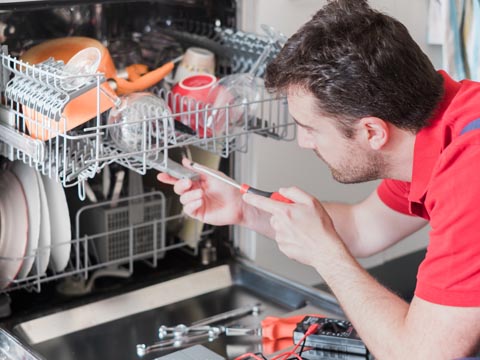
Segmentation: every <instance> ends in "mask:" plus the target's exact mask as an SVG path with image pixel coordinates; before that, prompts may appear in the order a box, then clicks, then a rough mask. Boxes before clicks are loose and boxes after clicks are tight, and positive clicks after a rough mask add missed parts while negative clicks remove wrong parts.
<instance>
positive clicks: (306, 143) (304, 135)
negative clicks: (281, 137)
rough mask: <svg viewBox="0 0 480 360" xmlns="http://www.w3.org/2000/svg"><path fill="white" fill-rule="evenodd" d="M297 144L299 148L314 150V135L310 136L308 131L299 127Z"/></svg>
mask: <svg viewBox="0 0 480 360" xmlns="http://www.w3.org/2000/svg"><path fill="white" fill-rule="evenodd" d="M297 142H298V146H300V147H301V148H303V149H313V148H314V143H313V138H312V135H310V134H309V133H308V132H307V130H305V129H304V128H302V127H301V126H297Z"/></svg>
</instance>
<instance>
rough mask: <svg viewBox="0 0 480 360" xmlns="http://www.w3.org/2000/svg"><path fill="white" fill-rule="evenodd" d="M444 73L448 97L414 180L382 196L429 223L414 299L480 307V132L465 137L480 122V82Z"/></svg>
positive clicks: (421, 150) (422, 148)
mask: <svg viewBox="0 0 480 360" xmlns="http://www.w3.org/2000/svg"><path fill="white" fill-rule="evenodd" d="M440 73H441V74H442V76H443V77H444V80H445V83H444V87H445V95H444V98H443V100H442V103H441V104H440V106H439V107H438V109H437V111H436V112H435V115H434V116H433V117H432V119H431V122H430V125H429V126H428V127H427V128H425V129H422V130H421V131H420V132H419V133H418V134H417V136H416V139H415V148H414V159H413V172H412V181H411V182H403V181H397V180H391V179H387V180H384V181H382V183H381V184H380V186H379V187H378V189H377V192H378V195H379V197H380V199H381V200H382V201H383V202H384V203H385V204H386V205H387V206H389V207H390V208H392V209H394V210H396V211H399V212H401V213H404V214H409V215H417V216H421V217H423V218H425V219H427V220H429V221H430V226H431V229H432V230H431V232H430V242H429V244H428V248H427V255H426V257H425V259H424V261H423V262H422V264H421V265H420V267H419V270H418V274H417V287H416V289H415V295H416V296H418V297H420V298H422V299H424V300H427V301H430V302H432V303H437V304H442V305H450V306H465V307H467V306H480V129H476V130H472V131H469V132H467V133H464V134H462V135H460V132H461V131H462V129H463V128H464V127H465V126H466V125H467V124H468V123H470V122H472V121H473V120H476V119H479V118H480V83H477V82H473V81H468V80H464V81H461V82H455V81H454V80H452V79H451V78H450V77H449V76H448V75H447V74H446V73H444V72H440Z"/></svg>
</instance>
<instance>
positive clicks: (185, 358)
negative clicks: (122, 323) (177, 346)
mask: <svg viewBox="0 0 480 360" xmlns="http://www.w3.org/2000/svg"><path fill="white" fill-rule="evenodd" d="M199 359H201V360H224V359H225V358H224V357H222V356H219V355H217V354H215V353H214V352H213V351H211V350H208V349H207V348H206V347H204V346H201V345H195V346H192V347H190V348H188V349H184V350H178V351H175V353H172V354H169V355H166V356H162V357H159V358H156V359H154V360H199Z"/></svg>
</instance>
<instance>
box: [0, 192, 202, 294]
mask: <svg viewBox="0 0 480 360" xmlns="http://www.w3.org/2000/svg"><path fill="white" fill-rule="evenodd" d="M169 201H172V200H167V199H166V197H165V195H164V194H163V193H162V192H160V191H153V192H149V193H144V194H140V195H135V196H130V197H124V198H121V199H119V200H118V201H116V202H112V201H105V202H99V203H95V204H89V205H84V206H82V207H81V208H80V209H79V210H78V211H77V212H76V215H75V226H74V227H75V235H74V238H73V239H72V240H68V241H67V240H66V241H65V242H60V243H56V244H50V245H48V246H44V247H39V248H38V249H37V251H36V252H35V253H34V254H31V255H29V256H25V257H24V258H16V259H13V258H0V261H2V262H4V261H7V262H16V263H18V264H20V265H21V263H22V262H24V261H26V260H29V259H31V258H32V257H33V258H34V263H33V267H32V271H31V272H30V274H28V275H27V276H25V277H23V278H22V279H15V278H8V279H7V278H4V277H3V278H1V279H0V285H1V286H2V288H3V290H2V291H3V292H9V291H13V290H17V289H20V288H25V289H27V290H30V291H35V292H40V291H41V286H42V284H44V283H46V282H49V281H52V280H58V279H62V278H70V277H78V279H81V281H85V280H87V279H89V277H91V276H92V275H93V276H95V277H96V276H97V275H104V274H105V273H106V274H107V275H111V276H120V277H125V276H129V275H130V274H132V273H133V271H134V262H135V261H137V260H143V261H144V262H145V263H146V264H147V265H149V266H151V267H152V268H155V267H157V265H158V261H159V260H160V259H162V258H163V257H164V256H165V253H166V252H167V251H169V250H173V249H177V248H184V247H186V246H187V245H188V244H187V243H186V242H185V241H182V240H179V239H177V240H175V241H169V240H168V237H167V232H169V231H170V232H172V231H176V230H177V229H178V228H179V225H181V224H182V222H183V221H185V218H184V215H183V214H181V213H180V214H174V215H170V216H167V207H168V206H169V204H168V203H169ZM193 231H194V232H196V233H195V234H194V237H195V238H200V236H201V235H202V232H203V230H202V226H201V225H200V223H198V224H197V225H196V226H194V229H193ZM65 249H68V251H65ZM189 251H192V252H193V255H197V253H198V249H197V248H195V249H190V250H189ZM59 256H62V257H66V258H67V259H66V261H65V263H66V267H65V268H63V269H61V271H57V270H56V269H55V266H52V265H53V264H52V259H53V258H54V257H56V258H57V259H58V257H59ZM45 262H47V263H49V267H48V270H46V269H43V270H41V267H42V266H43V265H42V264H43V263H45ZM20 265H19V266H20ZM103 269H107V271H106V272H102V270H103ZM95 272H99V274H97V275H95Z"/></svg>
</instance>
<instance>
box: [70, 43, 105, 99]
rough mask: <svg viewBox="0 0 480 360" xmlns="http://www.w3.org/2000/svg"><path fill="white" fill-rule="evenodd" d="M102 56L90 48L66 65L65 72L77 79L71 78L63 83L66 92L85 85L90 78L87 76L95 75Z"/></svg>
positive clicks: (82, 51) (81, 51) (75, 56)
mask: <svg viewBox="0 0 480 360" xmlns="http://www.w3.org/2000/svg"><path fill="white" fill-rule="evenodd" d="M101 58H102V54H101V53H100V50H99V49H97V48H95V47H88V48H85V49H83V50H80V51H79V52H78V53H76V54H75V55H74V56H73V57H72V58H71V59H70V60H69V61H68V62H67V64H66V65H65V67H64V69H63V71H65V72H66V73H68V74H71V75H72V76H75V77H69V78H67V79H65V80H64V81H63V82H62V87H63V88H64V89H65V90H68V91H71V90H75V89H77V88H79V87H81V86H82V85H84V84H85V83H86V82H87V81H88V80H89V77H88V76H87V75H91V74H95V73H96V72H97V69H98V66H99V65H100V60H101Z"/></svg>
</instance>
